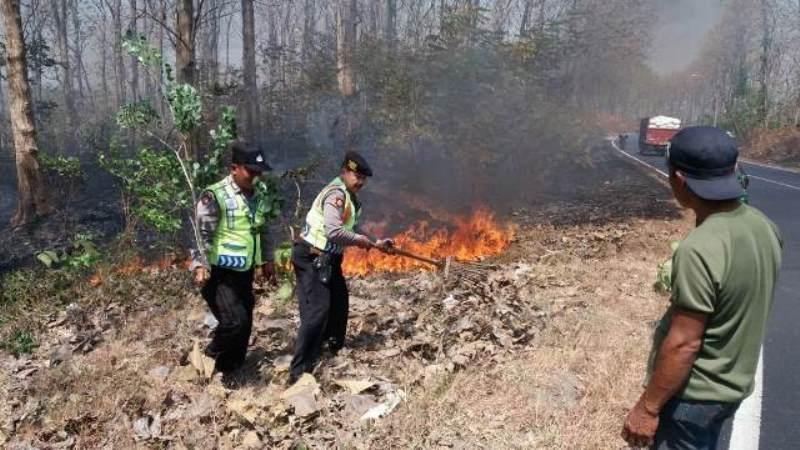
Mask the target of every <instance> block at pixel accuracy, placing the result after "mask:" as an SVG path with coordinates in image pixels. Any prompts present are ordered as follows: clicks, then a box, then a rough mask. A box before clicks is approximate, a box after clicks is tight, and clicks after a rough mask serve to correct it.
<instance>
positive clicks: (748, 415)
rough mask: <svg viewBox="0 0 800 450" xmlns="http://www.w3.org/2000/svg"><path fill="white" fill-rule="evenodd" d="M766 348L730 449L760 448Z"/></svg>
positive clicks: (735, 422)
mask: <svg viewBox="0 0 800 450" xmlns="http://www.w3.org/2000/svg"><path fill="white" fill-rule="evenodd" d="M611 146H612V147H614V149H615V150H617V151H618V152H620V153H622V154H623V155H625V156H627V157H628V158H631V159H633V160H635V161H637V162H639V163H640V164H643V165H645V166H647V167H649V168H650V169H652V170H655V171H656V172H658V173H660V174H661V175H663V176H665V177H667V176H668V175H667V174H666V173H664V171H662V170H659V169H658V168H657V167H654V166H653V165H651V164H649V163H646V162H644V161H642V160H641V159H639V158H637V157H635V156H633V155H630V154H628V152H626V151H624V150H622V149H621V148H619V147H618V146H617V143H616V142H615V141H614V140H611ZM750 177H751V178H755V179H757V180H762V181H766V182H769V183H774V184H778V185H784V186H785V187H789V188H792V189H798V190H800V188H798V187H797V186H792V185H788V184H784V183H780V182H778V181H773V180H768V179H766V178H761V177H754V176H752V175H750ZM763 353H764V349H763V348H762V349H761V352H760V353H759V355H758V364H757V366H756V376H755V380H754V386H753V393H752V394H750V396H749V397H747V398H746V399H744V401H743V402H742V404H741V405H740V406H739V409H738V410H737V411H736V414H735V415H734V416H733V429H732V431H731V442H730V447H728V450H759V449H758V443H759V440H760V438H761V398H762V396H763V385H764V356H763Z"/></svg>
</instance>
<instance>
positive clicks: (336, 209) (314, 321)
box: [289, 152, 393, 383]
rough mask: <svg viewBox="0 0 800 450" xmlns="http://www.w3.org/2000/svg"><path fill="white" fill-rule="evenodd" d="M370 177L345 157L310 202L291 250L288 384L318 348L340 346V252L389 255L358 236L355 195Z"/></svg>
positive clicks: (343, 293) (306, 368) (345, 300)
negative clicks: (293, 282)
mask: <svg viewBox="0 0 800 450" xmlns="http://www.w3.org/2000/svg"><path fill="white" fill-rule="evenodd" d="M370 176H372V169H371V168H370V167H369V165H368V164H367V161H366V160H365V159H364V158H363V157H362V156H361V155H359V154H358V153H356V152H348V153H347V154H346V155H345V159H344V161H343V162H342V166H341V171H340V173H339V176H337V177H336V178H335V179H333V181H331V182H330V183H328V185H327V186H325V188H323V189H322V191H320V193H319V194H318V195H317V197H316V198H315V199H314V203H313V204H312V205H311V209H310V210H309V212H308V214H307V216H306V223H305V226H304V227H303V232H302V233H301V235H300V238H299V239H298V240H297V241H296V242H295V244H294V247H293V249H292V263H293V265H294V271H295V276H296V277H297V288H298V291H297V293H298V300H299V307H300V329H299V330H298V333H297V340H296V341H295V353H294V358H293V359H292V364H291V368H290V377H289V382H290V383H293V382H294V381H296V380H297V378H299V377H300V376H301V375H302V374H303V373H304V372H307V373H310V372H311V371H312V370H313V368H314V365H315V364H316V361H317V359H318V358H319V355H320V352H321V348H322V343H323V342H324V341H326V340H327V341H328V342H329V348H330V350H331V351H333V352H334V353H335V352H337V351H338V350H340V349H341V348H342V347H343V346H344V339H345V334H346V331H347V314H348V309H349V297H348V291H347V284H346V282H345V279H344V275H343V274H342V258H343V254H344V249H345V247H348V246H357V247H361V248H364V249H371V248H376V249H379V250H381V251H385V252H390V251H391V248H392V245H393V243H392V241H391V240H389V239H382V240H378V241H373V240H372V239H370V238H369V237H367V236H366V235H364V234H362V233H361V232H360V231H359V230H358V221H359V217H360V216H361V203H360V202H359V200H358V196H357V194H358V192H359V191H360V190H361V189H362V188H363V187H364V185H365V184H366V183H367V179H368V177H370Z"/></svg>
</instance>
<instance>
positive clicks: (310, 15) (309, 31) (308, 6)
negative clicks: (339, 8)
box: [302, 0, 316, 64]
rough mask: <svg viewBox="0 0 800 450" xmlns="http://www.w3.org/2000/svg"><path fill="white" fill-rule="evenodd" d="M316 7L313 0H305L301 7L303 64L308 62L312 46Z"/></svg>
mask: <svg viewBox="0 0 800 450" xmlns="http://www.w3.org/2000/svg"><path fill="white" fill-rule="evenodd" d="M315 10H316V5H315V2H314V0H305V4H304V7H303V49H302V55H303V56H302V59H303V64H305V63H306V61H308V57H309V55H310V54H311V47H312V45H313V34H314V28H315V27H316V14H315Z"/></svg>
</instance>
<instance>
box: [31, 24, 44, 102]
mask: <svg viewBox="0 0 800 450" xmlns="http://www.w3.org/2000/svg"><path fill="white" fill-rule="evenodd" d="M38 17H39V16H38V14H36V8H31V24H32V25H33V30H34V31H33V36H34V38H35V39H36V42H42V25H41V24H40V23H39V20H38ZM43 72H44V68H43V67H42V65H41V64H36V67H34V80H35V82H36V100H37V101H39V102H41V101H42V84H43V80H42V78H43Z"/></svg>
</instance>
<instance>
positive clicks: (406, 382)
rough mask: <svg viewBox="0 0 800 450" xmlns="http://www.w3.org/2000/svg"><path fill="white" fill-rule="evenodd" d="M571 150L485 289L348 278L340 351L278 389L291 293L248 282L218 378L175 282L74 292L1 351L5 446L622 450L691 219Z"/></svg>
mask: <svg viewBox="0 0 800 450" xmlns="http://www.w3.org/2000/svg"><path fill="white" fill-rule="evenodd" d="M583 158H584V160H582V161H580V162H576V167H581V168H588V170H585V169H584V170H579V171H578V170H577V169H576V171H578V172H580V173H582V174H583V177H582V178H577V179H570V180H566V181H564V180H562V181H560V182H559V183H558V186H559V189H564V190H566V189H568V187H569V186H572V190H571V191H569V194H565V195H563V197H564V198H561V199H558V200H555V201H554V200H551V201H546V200H545V199H540V200H539V201H537V202H531V203H528V204H518V205H513V208H510V210H509V211H507V212H506V214H505V215H504V217H506V218H508V219H510V220H512V221H513V222H514V223H516V224H517V225H518V226H519V231H518V233H517V235H516V238H515V242H514V243H513V244H512V246H511V248H510V249H509V250H508V251H507V252H506V253H505V254H503V255H501V256H500V257H498V258H495V259H493V260H491V261H485V262H484V263H485V266H483V267H482V268H481V269H480V276H479V277H477V278H476V277H469V280H467V279H461V278H456V279H455V280H452V279H451V280H449V281H447V282H445V281H443V280H442V279H441V277H440V276H439V275H438V274H435V273H428V272H416V273H409V274H406V275H391V276H389V275H373V276H369V277H364V278H359V279H353V280H351V281H350V286H351V291H352V299H351V317H350V326H349V329H348V343H347V344H348V348H347V349H346V350H345V351H343V352H342V353H340V354H339V355H338V356H336V357H335V358H331V357H327V358H326V359H325V360H324V361H323V362H322V364H321V365H320V367H319V369H318V370H317V371H316V372H315V374H314V375H315V377H314V378H313V379H307V380H305V381H304V383H303V384H302V385H301V386H299V387H296V388H294V389H292V390H290V391H288V392H287V391H286V390H285V386H284V382H285V379H286V372H285V370H286V364H287V356H288V355H289V354H290V353H291V348H292V340H293V337H294V332H295V330H296V327H297V320H298V318H297V313H296V307H295V306H294V304H293V302H292V301H289V302H284V301H281V300H280V299H279V298H277V296H276V295H275V293H274V292H271V291H269V290H265V289H264V288H263V287H260V288H259V289H258V291H257V292H258V305H257V309H256V314H255V324H254V330H255V332H254V337H253V341H252V343H251V344H252V346H251V351H250V357H249V359H248V364H247V366H246V367H245V368H244V369H243V370H242V371H241V372H240V373H238V374H236V376H235V377H233V378H232V379H230V380H227V379H226V380H222V379H221V377H219V375H213V376H211V377H207V376H206V374H205V373H204V369H205V366H204V361H203V360H202V358H197V357H196V356H193V351H192V350H193V348H195V346H196V345H202V344H203V343H204V342H206V340H207V337H208V334H209V329H208V327H207V326H206V325H205V324H204V320H203V319H204V315H205V307H204V305H203V304H202V300H201V299H200V298H199V296H198V294H197V289H196V288H194V287H192V286H191V284H190V282H189V276H188V274H187V273H185V272H183V271H181V270H180V269H177V268H169V267H149V268H146V269H144V270H137V271H129V272H124V273H123V272H120V271H117V272H114V271H112V270H109V272H107V273H104V274H102V277H101V278H100V279H101V281H100V282H98V281H97V279H96V278H95V280H94V281H93V282H91V283H90V282H86V283H82V284H80V285H79V286H77V287H75V300H74V302H73V304H72V305H70V306H69V307H68V308H66V309H65V310H61V311H57V310H56V311H51V312H49V313H47V314H44V315H42V316H41V317H38V319H39V321H40V323H41V324H42V328H41V332H40V333H39V334H38V335H37V341H38V347H37V348H36V349H35V350H34V351H33V353H32V354H31V355H23V356H21V357H19V358H15V357H13V356H12V355H9V354H5V353H3V354H2V357H0V367H2V371H0V378H1V379H0V386H2V388H0V389H3V392H2V395H3V398H5V399H7V400H8V401H6V402H3V405H2V407H1V408H3V410H2V411H0V417H3V418H4V423H3V424H2V428H0V444H2V443H3V442H5V445H6V446H7V447H8V448H25V447H26V446H27V445H36V446H50V447H53V448H58V447H61V448H72V447H78V448H86V447H92V448H96V447H108V446H110V447H125V448H130V447H136V446H139V447H166V448H242V447H248V446H249V447H252V448H259V447H270V448H291V447H293V446H296V445H297V444H298V443H303V444H305V445H306V446H307V447H309V448H330V447H331V446H333V445H339V446H342V447H349V448H409V447H414V448H453V447H458V448H481V447H483V448H532V447H535V448H613V447H618V446H620V444H621V441H619V438H618V437H617V436H618V432H619V428H620V426H621V423H622V418H623V414H624V408H625V407H626V406H629V405H630V404H631V403H632V402H633V400H634V399H635V397H636V395H637V394H638V389H639V383H640V382H641V375H642V373H643V372H642V371H643V366H644V361H645V359H646V352H647V346H648V336H649V333H650V328H649V322H650V321H652V320H654V319H655V318H657V316H658V314H659V312H660V311H661V310H662V309H663V307H664V306H665V303H666V299H665V298H663V297H660V296H659V295H657V294H656V293H655V292H654V291H653V289H652V284H653V281H654V277H655V270H656V265H657V264H658V263H659V262H660V261H661V260H663V259H665V258H667V257H668V255H669V241H670V240H672V239H675V238H677V237H678V236H680V235H681V234H682V233H683V232H684V231H685V229H687V228H688V222H687V221H686V220H685V219H684V218H683V217H682V216H681V215H680V214H679V212H678V210H677V208H676V207H675V205H674V203H672V202H671V201H670V200H669V193H668V190H667V188H666V187H665V186H664V184H663V183H662V182H661V181H659V180H658V179H656V178H654V177H652V176H650V175H649V174H647V173H646V172H642V171H640V170H638V169H637V168H636V167H635V166H631V165H630V163H629V162H627V161H626V160H623V159H621V158H619V157H617V156H616V155H615V154H613V153H612V152H610V151H608V149H607V148H605V147H604V146H603V145H598V146H594V147H591V148H588V149H587V151H586V152H585V154H584V155H583ZM578 164H580V165H578ZM565 192H566V191H565ZM548 195H549V194H548ZM554 198H555V197H554ZM366 201H367V199H365V202H366ZM418 209H420V210H423V211H424V210H430V211H432V212H431V215H432V216H435V215H437V214H436V211H435V208H433V207H432V206H430V207H425V205H423V206H420V207H419V208H418ZM382 416H385V417H382ZM377 417H382V418H377Z"/></svg>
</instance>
